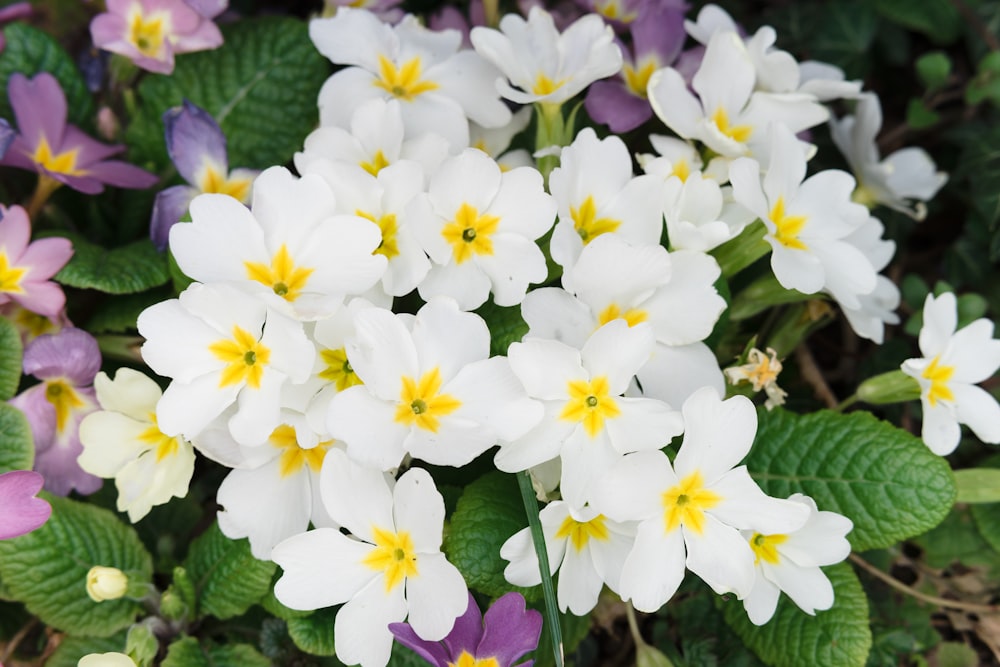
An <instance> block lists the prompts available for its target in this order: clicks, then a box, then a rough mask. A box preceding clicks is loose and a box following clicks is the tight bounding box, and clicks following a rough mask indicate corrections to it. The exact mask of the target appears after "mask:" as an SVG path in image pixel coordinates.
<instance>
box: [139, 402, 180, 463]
mask: <svg viewBox="0 0 1000 667" xmlns="http://www.w3.org/2000/svg"><path fill="white" fill-rule="evenodd" d="M146 419H147V420H148V421H149V422H150V425H149V428H147V429H146V430H145V431H143V432H142V433H140V434H139V440H141V441H142V442H144V443H146V444H147V445H149V447H150V450H151V451H152V452H153V455H154V456H155V457H156V462H157V463H159V462H160V461H162V460H163V459H165V458H167V457H168V456H173V455H174V454H176V453H177V450H178V448H179V447H180V439H178V438H177V437H172V436H169V435H167V434H166V433H164V432H163V431H161V430H160V427H159V425H158V423H157V421H156V413H155V412H150V413H149V414H148V415H147V416H146Z"/></svg>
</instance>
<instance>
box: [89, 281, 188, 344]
mask: <svg viewBox="0 0 1000 667" xmlns="http://www.w3.org/2000/svg"><path fill="white" fill-rule="evenodd" d="M172 296H173V293H172V292H170V291H169V290H166V289H163V290H159V289H158V290H156V291H145V292H140V293H137V294H125V295H122V296H118V297H110V298H107V299H102V300H101V302H100V303H98V304H97V305H96V306H95V307H94V309H93V313H92V314H91V316H90V318H89V319H88V320H87V325H86V328H87V331H89V332H90V333H92V334H102V333H126V332H133V331H135V330H136V329H135V322H136V319H138V317H139V313H141V312H142V311H144V310H145V309H146V308H148V307H150V306H152V305H153V304H154V303H159V302H160V301H165V300H167V299H169V298H170V297H172Z"/></svg>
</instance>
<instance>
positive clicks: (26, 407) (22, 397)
mask: <svg viewBox="0 0 1000 667" xmlns="http://www.w3.org/2000/svg"><path fill="white" fill-rule="evenodd" d="M100 368H101V353H100V350H99V349H98V347H97V341H96V340H94V337H93V336H91V335H90V334H88V333H87V332H86V331H83V330H82V329H74V328H69V329H63V330H62V331H60V332H59V333H56V334H48V335H45V336H39V337H38V338H36V339H35V340H33V341H32V342H31V343H30V344H29V345H28V346H27V347H26V348H25V350H24V372H25V373H26V374H28V375H33V376H35V377H36V378H38V379H39V380H41V382H40V383H38V384H36V385H35V386H33V387H30V388H28V389H26V390H25V391H23V392H21V393H20V394H18V395H17V396H15V397H14V398H12V399H11V401H10V403H11V405H13V406H14V407H16V408H18V409H19V410H21V411H22V412H24V414H25V415H27V417H28V423H29V424H30V425H31V435H32V437H33V439H34V441H35V470H37V471H38V472H40V473H41V474H42V475H43V476H44V477H45V488H46V489H47V490H49V491H51V492H52V493H54V494H56V495H60V496H65V495H66V494H68V493H69V492H70V491H72V490H73V489H76V491H77V492H78V493H81V494H88V493H93V492H94V491H96V490H97V489H99V488H100V487H101V482H102V480H101V478H100V477H95V476H94V475H91V474H89V473H86V472H84V471H83V470H82V469H81V468H80V466H79V464H78V463H77V462H76V457H77V456H79V455H80V453H81V452H82V451H83V445H82V444H80V437H79V435H78V431H79V426H80V420H82V419H83V418H84V417H85V416H86V415H88V414H90V413H91V412H93V411H94V410H98V409H100V405H99V404H98V403H97V397H96V395H95V393H94V388H93V386H92V385H93V382H94V376H95V375H97V371H99V370H100Z"/></svg>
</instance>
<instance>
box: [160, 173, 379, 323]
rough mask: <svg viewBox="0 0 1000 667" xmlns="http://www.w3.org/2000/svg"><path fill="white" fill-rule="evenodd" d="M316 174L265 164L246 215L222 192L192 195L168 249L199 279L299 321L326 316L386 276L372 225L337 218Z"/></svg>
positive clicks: (355, 218) (351, 218) (330, 196)
mask: <svg viewBox="0 0 1000 667" xmlns="http://www.w3.org/2000/svg"><path fill="white" fill-rule="evenodd" d="M335 205H336V203H335V201H334V196H333V192H332V191H331V190H330V188H329V186H327V184H326V183H325V182H324V181H323V179H321V178H320V177H318V176H315V175H310V174H307V175H305V176H303V177H302V178H296V177H295V176H293V175H292V173H291V172H289V171H288V170H287V169H285V168H284V167H271V168H270V169H267V170H266V171H264V172H263V173H262V174H261V175H260V176H259V177H258V178H257V180H256V181H255V182H254V188H253V204H252V205H251V208H250V210H247V208H246V207H245V206H243V205H242V204H240V203H239V202H238V201H236V200H235V199H233V198H232V197H229V196H226V195H214V194H208V195H199V196H198V197H196V198H195V199H194V201H192V202H191V220H192V222H191V223H190V224H178V225H174V226H173V227H171V228H170V250H171V252H173V254H174V257H175V258H176V260H177V265H178V266H180V268H181V270H182V271H184V273H185V274H187V275H188V276H190V277H192V278H194V279H195V280H197V281H199V282H204V283H210V282H218V281H233V282H234V283H236V284H238V285H240V286H241V287H243V288H245V289H246V290H247V291H250V292H252V293H254V294H259V295H261V296H262V297H263V298H266V299H267V300H268V302H269V303H270V304H271V305H272V307H277V308H280V309H282V310H283V311H285V312H287V313H289V314H291V315H293V316H295V317H298V318H300V319H318V318H320V317H325V316H326V315H329V314H330V313H331V312H333V310H335V309H336V308H337V306H339V305H340V303H341V302H342V301H343V298H344V295H346V294H360V293H362V292H364V291H365V290H367V289H368V288H370V287H371V286H372V285H374V284H375V283H376V282H378V280H379V279H380V278H381V277H382V273H383V272H384V271H385V266H386V259H385V257H383V256H381V255H377V254H376V255H373V254H372V251H374V250H375V249H376V248H377V247H378V245H379V243H380V242H381V241H382V235H381V234H380V233H379V229H378V228H377V227H376V226H375V223H373V222H372V221H371V220H366V219H364V218H361V217H358V216H356V215H338V213H337V209H336V208H335Z"/></svg>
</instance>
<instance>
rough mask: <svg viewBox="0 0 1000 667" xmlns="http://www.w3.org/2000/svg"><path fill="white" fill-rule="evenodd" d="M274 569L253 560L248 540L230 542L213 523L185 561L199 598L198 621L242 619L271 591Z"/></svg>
mask: <svg viewBox="0 0 1000 667" xmlns="http://www.w3.org/2000/svg"><path fill="white" fill-rule="evenodd" d="M275 567H276V565H275V564H274V563H272V562H270V561H263V560H257V559H256V558H254V557H253V555H252V554H251V553H250V543H249V542H248V541H247V540H245V539H242V540H231V539H229V538H228V537H226V536H225V535H223V534H222V531H220V530H219V524H218V523H213V524H212V527H211V528H209V529H208V530H207V531H205V533H204V534H202V535H200V536H199V537H198V538H197V539H196V540H195V541H194V542H193V543H192V544H191V551H190V552H189V553H188V556H187V558H186V559H185V560H184V568H185V569H186V570H187V573H188V575H190V577H191V581H193V582H194V587H195V591H196V593H197V595H198V612H197V615H198V617H201V616H204V615H206V614H208V615H211V616H215V617H216V618H222V619H224V618H232V617H233V616H239V615H240V614H242V613H243V612H245V611H246V610H247V609H249V608H250V606H251V605H253V604H255V603H257V602H258V601H259V600H260V599H261V598H262V597H264V595H266V594H267V592H268V590H270V588H271V575H273V574H274V569H275Z"/></svg>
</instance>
